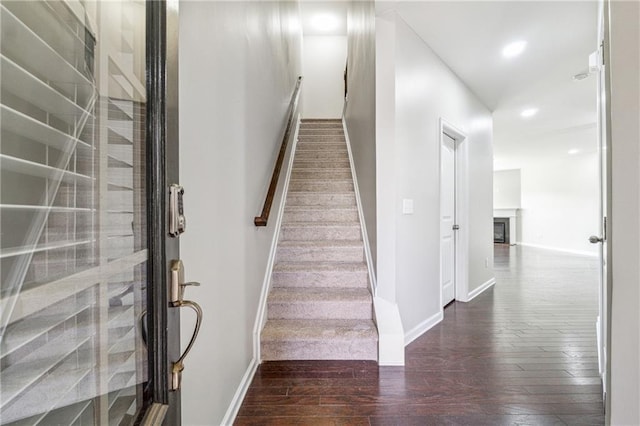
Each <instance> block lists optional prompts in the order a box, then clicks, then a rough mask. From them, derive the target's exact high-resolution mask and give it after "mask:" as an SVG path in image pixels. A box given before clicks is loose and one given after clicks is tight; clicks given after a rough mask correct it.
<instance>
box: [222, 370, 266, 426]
mask: <svg viewBox="0 0 640 426" xmlns="http://www.w3.org/2000/svg"><path fill="white" fill-rule="evenodd" d="M258 364H259V363H258V362H257V361H256V359H255V358H252V359H251V361H250V362H249V366H248V367H247V371H245V373H244V376H242V380H241V381H240V385H238V389H237V390H236V393H235V395H233V399H232V400H231V403H230V404H229V408H227V412H226V413H225V414H224V417H223V418H222V422H221V423H220V424H221V425H222V426H231V425H233V422H234V420H235V419H236V416H237V415H238V411H240V407H241V406H242V401H244V397H245V396H246V395H247V391H248V390H249V386H251V381H252V380H253V376H254V374H256V369H257V368H258Z"/></svg>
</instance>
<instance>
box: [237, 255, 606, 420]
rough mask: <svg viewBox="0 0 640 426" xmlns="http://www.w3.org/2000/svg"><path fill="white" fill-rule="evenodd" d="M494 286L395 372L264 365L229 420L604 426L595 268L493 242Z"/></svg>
mask: <svg viewBox="0 0 640 426" xmlns="http://www.w3.org/2000/svg"><path fill="white" fill-rule="evenodd" d="M495 269H496V279H497V283H496V285H495V286H494V288H493V289H490V290H488V291H486V292H484V293H483V294H481V295H480V296H478V297H477V298H476V299H474V300H473V301H472V302H470V303H453V304H451V305H450V306H449V307H447V308H446V309H445V315H444V320H443V321H442V322H441V323H440V324H438V325H437V326H435V327H434V328H432V329H431V330H430V331H429V332H427V333H426V334H424V335H423V336H421V337H420V338H418V339H417V340H416V341H414V342H413V343H411V344H410V345H409V346H407V348H406V365H405V367H378V366H377V365H376V363H375V362H366V361H298V362H267V363H263V364H262V365H261V366H260V367H259V368H258V371H257V373H256V376H255V377H254V380H253V382H252V384H251V387H250V389H249V391H248V393H247V396H246V398H245V400H244V402H243V405H242V407H241V408H240V412H239V414H238V417H237V419H236V422H235V424H237V425H439V424H443V425H474V426H480V425H513V424H518V425H602V424H604V416H603V414H602V412H603V404H602V397H601V384H600V378H599V376H598V365H597V352H596V336H595V321H596V316H597V300H598V297H597V294H598V293H597V290H598V288H597V287H598V283H597V261H596V260H595V259H593V258H587V257H580V256H573V255H566V254H558V253H555V252H549V251H543V250H539V249H533V248H526V247H519V246H518V247H508V246H500V245H496V247H495Z"/></svg>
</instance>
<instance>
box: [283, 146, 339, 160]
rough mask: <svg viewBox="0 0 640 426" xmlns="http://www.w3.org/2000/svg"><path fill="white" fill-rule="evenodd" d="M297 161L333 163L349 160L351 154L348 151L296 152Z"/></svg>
mask: <svg viewBox="0 0 640 426" xmlns="http://www.w3.org/2000/svg"><path fill="white" fill-rule="evenodd" d="M295 158H296V160H298V159H299V160H302V161H313V160H324V161H329V160H331V161H333V160H334V159H338V160H347V161H348V160H349V154H348V153H347V150H346V149H345V150H340V151H335V150H334V151H329V150H315V151H296V156H295Z"/></svg>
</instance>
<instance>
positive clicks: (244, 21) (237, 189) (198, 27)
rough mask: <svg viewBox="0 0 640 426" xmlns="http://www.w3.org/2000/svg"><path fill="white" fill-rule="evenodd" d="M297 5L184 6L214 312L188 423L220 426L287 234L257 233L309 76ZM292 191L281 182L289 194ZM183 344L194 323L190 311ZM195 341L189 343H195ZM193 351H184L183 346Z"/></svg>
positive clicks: (200, 223)
mask: <svg viewBox="0 0 640 426" xmlns="http://www.w3.org/2000/svg"><path fill="white" fill-rule="evenodd" d="M297 20H298V5H297V3H294V2H283V3H280V4H278V3H275V2H253V3H247V2H207V1H202V2H198V1H187V2H182V3H181V5H180V34H179V36H180V170H181V181H182V182H181V183H182V184H183V185H184V186H185V214H186V216H187V221H188V228H187V232H186V233H185V234H183V235H182V236H181V252H182V258H183V260H184V263H185V269H186V278H187V279H188V280H197V281H200V282H201V283H202V286H201V287H197V288H190V289H189V292H188V297H189V298H193V299H194V300H196V301H198V302H199V303H200V304H201V305H202V308H203V310H204V322H203V325H202V329H201V331H200V337H199V339H198V341H197V342H196V344H195V346H194V348H193V350H192V352H191V354H190V355H189V357H188V359H186V361H185V365H186V368H185V371H184V374H183V391H182V420H183V424H186V425H216V424H220V422H221V421H222V419H223V416H224V414H225V412H226V411H227V408H228V407H229V405H230V403H231V401H232V398H233V396H234V393H235V392H236V389H237V388H238V385H239V384H240V382H241V379H242V377H243V375H244V374H245V372H246V370H247V368H248V367H249V366H250V363H251V361H252V359H253V356H254V354H253V338H252V331H253V325H254V321H255V316H256V312H257V307H258V306H257V305H258V300H259V297H260V291H261V288H262V283H263V279H264V276H265V268H266V263H267V258H268V253H269V249H270V244H271V240H272V237H273V234H274V231H275V227H274V224H275V219H274V218H275V217H276V215H277V213H278V212H277V206H278V205H279V203H278V197H280V196H281V194H278V197H277V198H276V201H275V202H274V210H272V212H271V220H270V222H269V226H267V227H266V228H256V227H255V226H254V225H253V218H254V216H256V215H258V214H259V213H260V210H261V208H262V203H263V201H264V196H265V194H266V189H267V186H268V182H269V179H270V177H271V173H272V170H273V165H274V161H275V158H276V156H277V151H278V149H279V144H280V139H281V137H282V132H283V127H284V121H285V113H286V110H287V107H288V103H289V100H290V97H291V93H292V90H293V87H294V85H295V81H296V78H297V76H298V75H299V74H300V70H301V51H300V49H301V42H302V36H301V34H300V29H299V28H300V26H299V25H296V23H297ZM281 187H282V185H280V188H281ZM182 320H183V325H182V335H183V339H188V338H189V336H190V333H191V330H192V327H193V320H192V315H191V312H185V313H184V314H183V315H182ZM183 345H184V341H183ZM183 347H184V346H183Z"/></svg>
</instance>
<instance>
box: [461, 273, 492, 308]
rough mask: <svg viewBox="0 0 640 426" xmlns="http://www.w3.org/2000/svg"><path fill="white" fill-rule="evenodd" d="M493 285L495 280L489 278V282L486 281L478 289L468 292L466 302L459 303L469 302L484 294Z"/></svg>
mask: <svg viewBox="0 0 640 426" xmlns="http://www.w3.org/2000/svg"><path fill="white" fill-rule="evenodd" d="M495 283H496V279H495V278H491V279H490V280H487V281H486V282H485V283H483V284H482V285H481V286H480V287H478V288H476V289H475V290H473V291H470V292H469V295H468V296H467V299H466V300H461V302H471V301H472V300H473V299H475V298H476V297H478V295H480V294H481V293H482V292H484V291H485V290H487V289H489V288H491V287H492V286H493V285H494V284H495Z"/></svg>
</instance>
